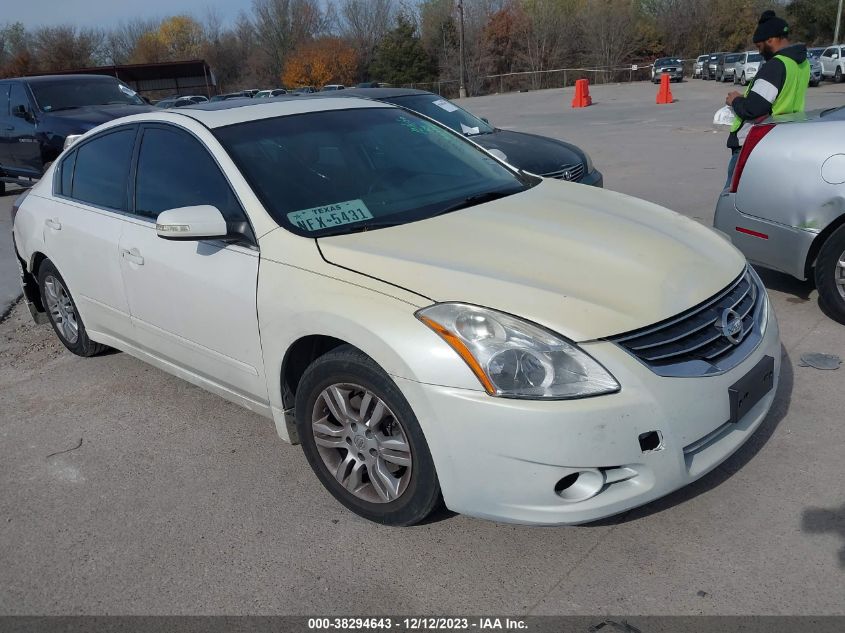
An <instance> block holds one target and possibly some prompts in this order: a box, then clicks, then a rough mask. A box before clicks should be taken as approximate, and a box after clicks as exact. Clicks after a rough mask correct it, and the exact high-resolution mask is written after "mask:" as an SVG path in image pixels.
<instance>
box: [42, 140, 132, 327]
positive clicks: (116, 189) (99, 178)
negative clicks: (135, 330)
mask: <svg viewBox="0 0 845 633" xmlns="http://www.w3.org/2000/svg"><path fill="white" fill-rule="evenodd" d="M137 131H138V128H137V126H136V125H128V126H121V127H118V128H112V129H110V130H108V131H106V132H103V133H102V134H99V135H97V136H95V137H93V138H91V139H89V140H86V141H85V142H83V143H81V144H80V145H79V146H78V147H76V148H75V149H74V150H73V151H72V152H70V153H68V154H66V155H65V156H64V157H62V159H61V161H60V162H59V164H58V165H57V166H56V170H55V172H54V173H55V178H54V181H53V196H52V197H51V198H46V197H45V198H40V199H39V200H38V206H39V212H40V213H41V214H43V218H44V219H43V222H44V242H45V248H46V251H47V253H46V254H47V257H48V258H49V259H50V260H51V261H52V262H53V263H54V264H55V265H56V268H58V270H59V272H60V273H61V275H62V277H64V279H65V282H66V283H67V285H68V289H69V290H70V292H71V294H72V295H73V297H74V299H75V300H76V304H77V308H78V309H79V313H80V315H81V316H82V320H83V322H84V323H85V327H86V328H87V329H88V330H89V332H92V333H97V332H101V333H103V334H107V335H109V336H113V337H116V338H118V339H122V340H126V339H127V338H128V337H129V334H130V333H131V324H130V321H129V307H128V303H127V301H126V295H125V293H124V291H123V279H122V277H121V274H120V263H119V256H118V250H117V248H118V244H119V242H120V234H121V231H122V229H123V225H124V221H125V220H124V218H125V214H126V210H127V205H128V186H127V184H128V178H129V166H130V163H131V159H132V150H133V146H134V143H135V136H136V133H137ZM30 197H31V196H30ZM98 340H102V339H98ZM104 342H105V341H104Z"/></svg>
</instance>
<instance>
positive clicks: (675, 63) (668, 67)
mask: <svg viewBox="0 0 845 633" xmlns="http://www.w3.org/2000/svg"><path fill="white" fill-rule="evenodd" d="M663 75H669V81H683V80H684V62H683V61H682V60H680V59H678V58H677V57H661V58H660V59H658V60H655V62H654V64H652V66H651V81H652V82H654V83H656V84H657V83H660V78H661V77H662V76H663Z"/></svg>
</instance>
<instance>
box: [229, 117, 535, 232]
mask: <svg viewBox="0 0 845 633" xmlns="http://www.w3.org/2000/svg"><path fill="white" fill-rule="evenodd" d="M214 133H215V135H216V136H217V138H218V139H220V141H221V142H222V143H223V146H224V147H225V148H226V149H227V150H228V152H229V154H230V155H231V156H232V158H233V159H234V161H235V163H237V165H238V167H239V168H240V170H241V172H242V173H243V174H244V176H245V177H246V178H247V180H248V181H249V182H250V184H251V185H252V187H253V189H254V190H255V191H256V193H257V194H258V196H259V197H260V198H261V201H262V203H263V204H264V206H265V208H266V209H267V210H268V211H269V212H270V214H271V215H272V216H273V218H274V219H275V220H276V221H277V222H278V223H279V224H280V225H282V226H284V227H287V228H288V229H290V230H292V231H293V232H295V233H298V234H300V235H309V236H318V235H329V234H333V233H342V232H349V231H356V230H365V229H369V228H377V227H379V226H385V225H390V224H404V223H407V222H414V221H417V220H423V219H425V218H428V217H431V216H433V215H437V214H439V213H447V212H449V211H453V210H456V209H457V208H460V207H461V206H471V205H472V204H478V203H481V202H484V201H485V200H489V199H494V198H497V197H499V198H501V197H504V196H507V195H511V194H515V193H518V192H520V191H523V190H525V189H526V188H527V187H528V186H530V184H533V182H532V183H529V181H528V179H525V180H521V179H520V178H518V177H517V176H516V175H515V174H514V173H513V172H511V171H510V170H508V169H506V168H505V167H503V166H502V165H501V164H500V163H499V162H497V161H496V160H495V159H493V158H492V157H491V156H489V155H488V154H487V153H486V152H483V151H481V150H479V149H478V148H477V147H476V146H475V145H473V144H472V143H469V142H468V141H466V140H464V139H462V138H461V137H460V136H457V135H455V134H453V133H452V132H450V131H448V130H445V129H444V128H442V127H440V126H439V125H436V124H435V123H432V122H430V121H428V120H426V119H422V118H420V117H418V116H415V115H414V114H412V113H410V112H405V111H404V110H400V109H398V108H389V109H387V108H385V109H381V108H361V109H353V110H334V111H327V112H313V113H308V114H302V115H298V116H286V117H279V118H273V119H263V120H258V121H249V122H246V123H240V124H237V125H230V126H228V127H224V128H218V129H216V130H215V131H214Z"/></svg>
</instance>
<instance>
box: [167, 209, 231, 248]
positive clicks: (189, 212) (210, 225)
mask: <svg viewBox="0 0 845 633" xmlns="http://www.w3.org/2000/svg"><path fill="white" fill-rule="evenodd" d="M156 233H157V234H158V236H159V237H161V238H164V239H166V240H209V239H224V238H226V237H228V234H229V231H228V228H227V226H226V220H225V219H224V218H223V214H222V213H220V210H219V209H217V207H213V206H211V205H208V204H203V205H198V206H194V207H180V208H178V209H169V210H168V211H162V212H161V213H159V214H158V217H157V218H156Z"/></svg>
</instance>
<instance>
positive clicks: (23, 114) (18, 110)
mask: <svg viewBox="0 0 845 633" xmlns="http://www.w3.org/2000/svg"><path fill="white" fill-rule="evenodd" d="M12 116H16V117H19V118H21V119H24V120H26V121H30V120H31V119H32V114H31V113H30V111H29V110H27V108H26V106H25V105H16V106H15V107H14V108H12Z"/></svg>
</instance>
